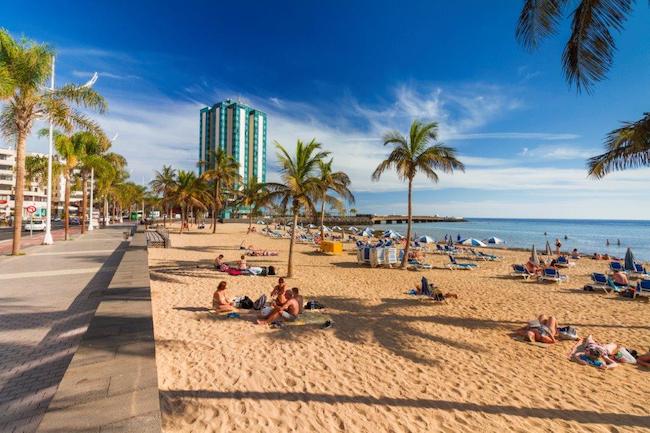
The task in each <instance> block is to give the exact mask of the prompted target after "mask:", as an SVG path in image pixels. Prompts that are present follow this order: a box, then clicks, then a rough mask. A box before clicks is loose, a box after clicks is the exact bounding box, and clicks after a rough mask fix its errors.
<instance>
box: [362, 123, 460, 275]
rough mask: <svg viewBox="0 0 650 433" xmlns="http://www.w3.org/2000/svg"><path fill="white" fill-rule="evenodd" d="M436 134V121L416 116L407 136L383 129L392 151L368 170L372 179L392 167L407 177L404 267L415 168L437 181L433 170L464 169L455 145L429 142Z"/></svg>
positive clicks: (408, 245) (404, 265) (404, 264)
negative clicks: (420, 118) (372, 168)
mask: <svg viewBox="0 0 650 433" xmlns="http://www.w3.org/2000/svg"><path fill="white" fill-rule="evenodd" d="M437 138H438V124H437V123H436V122H431V123H423V122H421V121H419V120H414V121H413V123H412V124H411V130H410V132H409V137H408V138H407V137H404V136H403V135H402V134H400V133H399V132H397V131H392V132H388V133H386V134H385V135H384V138H383V140H384V146H385V145H388V144H392V145H393V151H392V152H391V153H390V154H389V155H388V157H387V158H386V159H385V160H384V161H382V162H381V163H380V164H379V166H377V168H376V169H375V171H374V173H373V174H372V180H373V181H375V182H376V181H379V178H380V177H381V175H382V173H384V171H386V170H388V169H389V168H394V169H395V171H396V172H397V176H398V177H399V179H400V180H402V181H405V180H406V181H408V223H407V227H406V247H405V248H404V257H403V259H402V268H406V263H407V261H408V252H409V247H410V244H411V225H412V216H413V212H412V191H413V179H414V178H415V176H416V175H417V173H418V172H419V171H422V172H424V174H425V175H426V176H427V177H428V178H429V179H430V180H431V181H433V182H435V183H437V182H438V174H437V173H436V170H440V171H443V172H445V173H453V171H454V170H461V171H464V170H465V166H464V165H463V163H462V162H460V161H459V160H458V159H456V150H455V149H453V148H451V147H447V146H443V145H442V144H441V143H438V144H434V145H432V146H430V145H429V144H430V143H432V142H434V141H436V140H437Z"/></svg>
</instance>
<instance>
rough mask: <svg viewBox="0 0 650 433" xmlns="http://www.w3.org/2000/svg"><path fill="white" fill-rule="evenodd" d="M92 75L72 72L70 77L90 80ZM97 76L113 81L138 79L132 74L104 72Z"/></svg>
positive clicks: (83, 72)
mask: <svg viewBox="0 0 650 433" xmlns="http://www.w3.org/2000/svg"><path fill="white" fill-rule="evenodd" d="M93 74H94V72H89V71H77V70H74V71H72V75H73V76H75V77H79V78H90V77H92V75H93ZM97 74H98V75H99V77H100V78H112V79H114V80H137V79H139V78H140V77H139V76H137V75H133V74H114V73H112V72H106V71H103V72H98V73H97Z"/></svg>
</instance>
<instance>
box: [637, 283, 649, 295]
mask: <svg viewBox="0 0 650 433" xmlns="http://www.w3.org/2000/svg"><path fill="white" fill-rule="evenodd" d="M637 296H648V297H650V280H641V281H639V282H638V283H636V289H635V290H634V298H636V297H637Z"/></svg>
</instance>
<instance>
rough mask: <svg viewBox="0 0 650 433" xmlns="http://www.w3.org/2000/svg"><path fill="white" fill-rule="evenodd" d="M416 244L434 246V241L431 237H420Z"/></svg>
mask: <svg viewBox="0 0 650 433" xmlns="http://www.w3.org/2000/svg"><path fill="white" fill-rule="evenodd" d="M418 242H420V243H423V244H435V243H436V241H435V240H434V239H433V238H432V237H431V236H426V235H425V236H420V237H419V238H418Z"/></svg>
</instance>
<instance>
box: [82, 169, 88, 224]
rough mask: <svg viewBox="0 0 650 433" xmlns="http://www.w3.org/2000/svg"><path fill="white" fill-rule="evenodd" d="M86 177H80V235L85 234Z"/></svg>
mask: <svg viewBox="0 0 650 433" xmlns="http://www.w3.org/2000/svg"><path fill="white" fill-rule="evenodd" d="M87 184H88V181H87V180H86V176H85V175H83V176H82V177H81V234H84V233H86V187H87V186H88V185H87Z"/></svg>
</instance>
